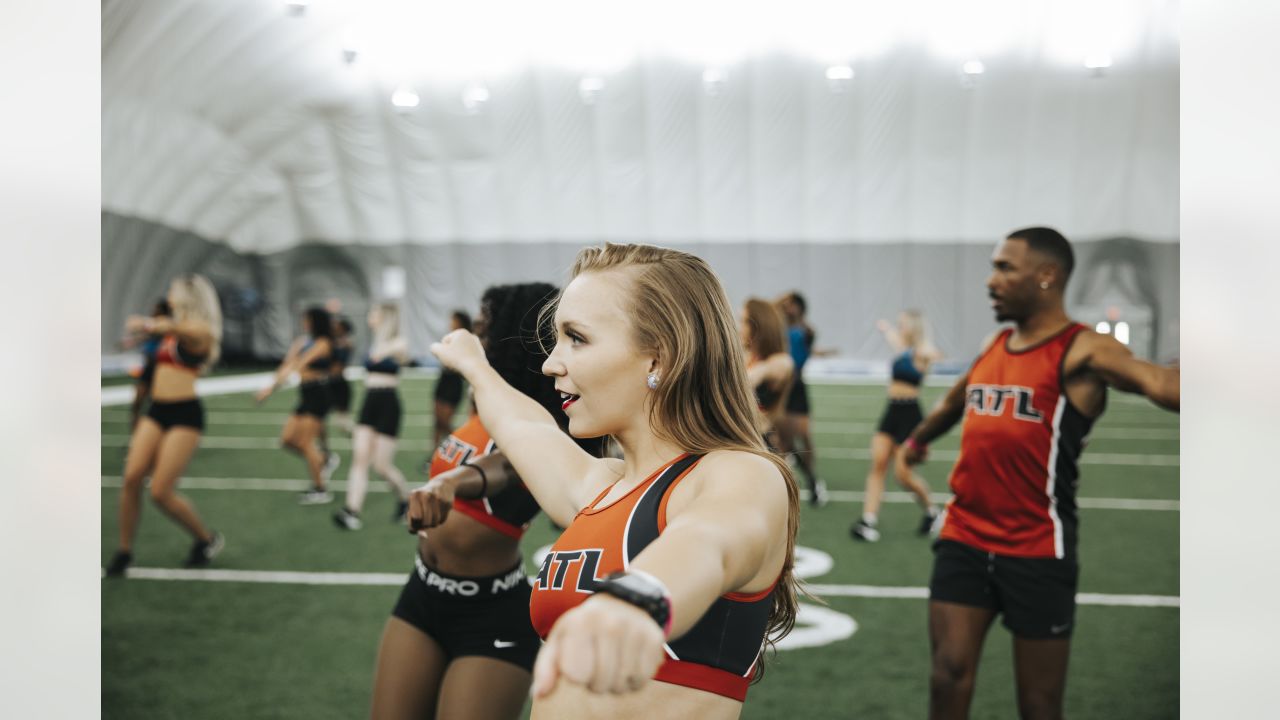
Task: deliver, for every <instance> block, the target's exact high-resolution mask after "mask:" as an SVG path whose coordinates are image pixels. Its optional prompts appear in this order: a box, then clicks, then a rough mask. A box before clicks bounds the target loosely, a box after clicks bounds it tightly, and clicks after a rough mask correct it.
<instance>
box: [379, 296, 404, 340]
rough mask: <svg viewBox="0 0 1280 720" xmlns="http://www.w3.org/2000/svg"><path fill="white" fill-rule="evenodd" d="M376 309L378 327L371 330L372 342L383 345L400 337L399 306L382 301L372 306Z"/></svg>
mask: <svg viewBox="0 0 1280 720" xmlns="http://www.w3.org/2000/svg"><path fill="white" fill-rule="evenodd" d="M374 308H375V309H377V311H378V327H377V329H375V330H374V331H373V344H374V345H385V344H387V343H390V342H394V341H395V340H397V339H399V337H400V306H399V305H397V304H396V303H393V302H382V303H378V304H377V305H375V306H374Z"/></svg>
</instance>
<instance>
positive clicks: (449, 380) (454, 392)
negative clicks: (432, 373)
mask: <svg viewBox="0 0 1280 720" xmlns="http://www.w3.org/2000/svg"><path fill="white" fill-rule="evenodd" d="M435 398H436V400H439V401H440V402H442V403H445V404H447V405H453V406H454V407H457V405H458V403H460V402H462V376H461V375H459V374H458V373H456V372H454V371H452V370H447V369H445V370H441V371H440V379H438V380H436V393H435Z"/></svg>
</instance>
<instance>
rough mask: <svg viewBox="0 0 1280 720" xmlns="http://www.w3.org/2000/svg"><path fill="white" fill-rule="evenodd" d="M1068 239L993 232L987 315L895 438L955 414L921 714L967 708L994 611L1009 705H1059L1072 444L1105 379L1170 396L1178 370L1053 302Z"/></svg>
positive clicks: (1067, 616) (1071, 570)
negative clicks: (1010, 664)
mask: <svg viewBox="0 0 1280 720" xmlns="http://www.w3.org/2000/svg"><path fill="white" fill-rule="evenodd" d="M1074 264H1075V259H1074V254H1073V253H1072V251H1071V245H1070V244H1069V243H1068V242H1067V239H1066V238H1064V237H1063V236H1062V235H1061V234H1060V233H1058V232H1057V231H1056V230H1052V229H1050V228H1042V227H1033V228H1026V229H1023V230H1017V231H1015V232H1013V233H1010V235H1009V236H1008V237H1007V238H1005V239H1004V240H1003V241H1002V242H1001V243H1000V244H999V245H997V246H996V249H995V253H994V254H993V255H992V258H991V265H992V271H991V275H990V277H989V278H988V279H987V293H988V295H989V296H990V298H991V307H992V310H993V311H995V314H996V320H997V321H1000V322H1013V323H1014V326H1013V327H1012V328H1006V329H1004V330H1002V331H1000V332H999V333H998V334H996V335H995V336H993V337H991V338H989V339H988V340H987V342H986V343H984V347H983V350H982V353H981V354H980V355H979V356H978V359H977V360H976V361H975V362H974V364H973V366H972V367H970V369H969V372H968V373H966V374H965V375H964V377H962V378H960V380H959V381H958V382H957V383H956V384H955V385H954V386H953V387H952V388H951V390H950V391H948V393H947V395H946V397H945V398H943V400H942V401H941V402H940V403H939V404H938V406H937V407H936V408H935V409H934V410H933V412H931V413H930V414H929V416H928V417H926V418H925V419H924V421H923V422H921V423H920V424H919V425H918V426H917V427H916V428H915V430H914V431H912V433H911V436H910V437H908V438H907V440H906V442H905V443H904V444H903V450H902V452H903V453H904V458H905V460H906V461H907V463H908V464H912V465H914V464H917V463H919V462H921V461H922V460H923V459H924V457H925V453H926V447H927V445H928V443H929V442H930V441H932V440H933V439H934V438H936V437H939V436H940V435H942V434H944V433H946V432H947V431H948V430H949V429H951V427H952V426H954V425H955V424H956V423H957V422H959V421H960V420H961V419H963V420H964V428H963V431H962V434H961V436H960V456H959V458H957V460H956V465H955V468H954V469H953V470H952V473H951V480H950V482H951V489H952V491H953V492H954V494H955V497H954V498H953V499H952V500H951V502H950V503H949V504H948V506H947V510H946V513H945V515H944V518H943V521H942V527H941V530H940V532H939V539H938V542H937V543H936V544H935V545H934V564H933V576H932V578H931V579H930V582H929V642H930V646H931V648H932V673H931V677H930V683H929V685H930V692H929V716H930V718H964V717H967V716H968V713H969V703H970V700H971V699H972V697H973V687H974V680H975V678H976V676H977V670H978V658H979V656H980V655H981V651H982V642H983V639H984V638H985V636H986V634H987V630H988V629H989V628H990V627H991V623H992V622H993V621H994V620H995V617H996V615H1002V616H1003V624H1004V625H1005V627H1007V628H1009V631H1010V632H1011V633H1012V634H1013V637H1014V641H1013V655H1014V666H1015V675H1016V683H1017V691H1018V713H1019V715H1020V716H1021V717H1023V718H1060V717H1062V715H1063V694H1064V691H1065V689H1066V682H1067V658H1068V655H1069V653H1070V647H1071V639H1070V638H1071V630H1072V628H1073V625H1074V622H1075V595H1076V586H1077V580H1078V576H1079V566H1078V565H1077V561H1076V527H1077V517H1076V501H1075V489H1076V486H1077V483H1078V466H1077V461H1078V460H1079V457H1080V453H1081V451H1082V450H1083V449H1084V444H1085V438H1086V437H1087V436H1088V434H1089V430H1090V428H1091V427H1092V426H1093V423H1094V421H1095V420H1096V419H1097V418H1098V416H1100V415H1101V414H1102V411H1103V409H1104V408H1105V407H1106V398H1107V395H1106V393H1107V387H1108V386H1110V387H1113V388H1116V389H1117V390H1122V391H1125V392H1132V393H1140V394H1142V395H1145V396H1147V397H1148V398H1150V399H1151V400H1152V401H1153V402H1155V403H1156V404H1157V405H1159V406H1161V407H1164V408H1168V409H1170V410H1173V411H1175V412H1176V411H1177V410H1178V403H1179V397H1180V391H1179V371H1178V369H1177V368H1176V367H1175V368H1167V367H1160V366H1157V365H1153V364H1151V363H1148V362H1145V361H1142V360H1139V359H1137V358H1135V357H1134V356H1133V353H1131V352H1130V351H1129V349H1128V348H1127V347H1125V346H1124V345H1123V344H1121V343H1120V342H1118V341H1117V340H1115V339H1114V338H1112V337H1110V336H1108V335H1101V334H1098V333H1096V332H1094V331H1092V330H1090V329H1088V328H1086V327H1085V326H1083V325H1080V324H1078V323H1076V322H1073V321H1072V320H1071V318H1069V317H1068V316H1067V313H1066V310H1065V309H1064V306H1063V297H1064V294H1065V290H1066V285H1067V280H1068V278H1069V277H1070V276H1071V269H1072V267H1073V265H1074Z"/></svg>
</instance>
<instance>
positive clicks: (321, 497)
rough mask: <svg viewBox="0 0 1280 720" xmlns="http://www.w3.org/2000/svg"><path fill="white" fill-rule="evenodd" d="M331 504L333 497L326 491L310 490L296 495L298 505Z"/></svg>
mask: <svg viewBox="0 0 1280 720" xmlns="http://www.w3.org/2000/svg"><path fill="white" fill-rule="evenodd" d="M331 502H333V495H332V494H331V493H330V492H329V491H328V490H317V489H315V488H311V489H310V490H305V491H303V492H302V493H301V494H299V495H298V504H299V505H328V504H329V503H331Z"/></svg>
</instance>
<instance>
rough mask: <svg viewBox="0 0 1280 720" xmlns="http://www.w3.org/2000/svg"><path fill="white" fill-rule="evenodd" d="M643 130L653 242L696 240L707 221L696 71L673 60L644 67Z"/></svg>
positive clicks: (655, 62) (700, 90)
mask: <svg viewBox="0 0 1280 720" xmlns="http://www.w3.org/2000/svg"><path fill="white" fill-rule="evenodd" d="M644 69H645V73H644V83H645V84H644V102H643V103H641V105H642V107H643V110H644V126H645V138H646V148H647V150H648V165H647V171H648V172H649V174H650V177H649V180H648V188H649V212H650V218H649V220H648V223H647V229H648V232H649V235H650V237H651V239H655V240H656V239H657V238H694V237H698V236H699V235H700V229H701V227H702V219H701V215H700V204H699V202H698V193H699V188H700V184H699V183H700V181H699V170H698V147H699V137H700V130H701V124H700V123H699V122H698V100H699V98H700V96H701V95H702V88H701V85H700V81H699V78H698V75H697V73H695V72H691V71H689V70H688V69H687V68H684V67H682V66H680V65H679V64H678V63H675V62H674V61H671V60H661V59H655V60H651V61H648V62H646V63H645V65H644Z"/></svg>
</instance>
